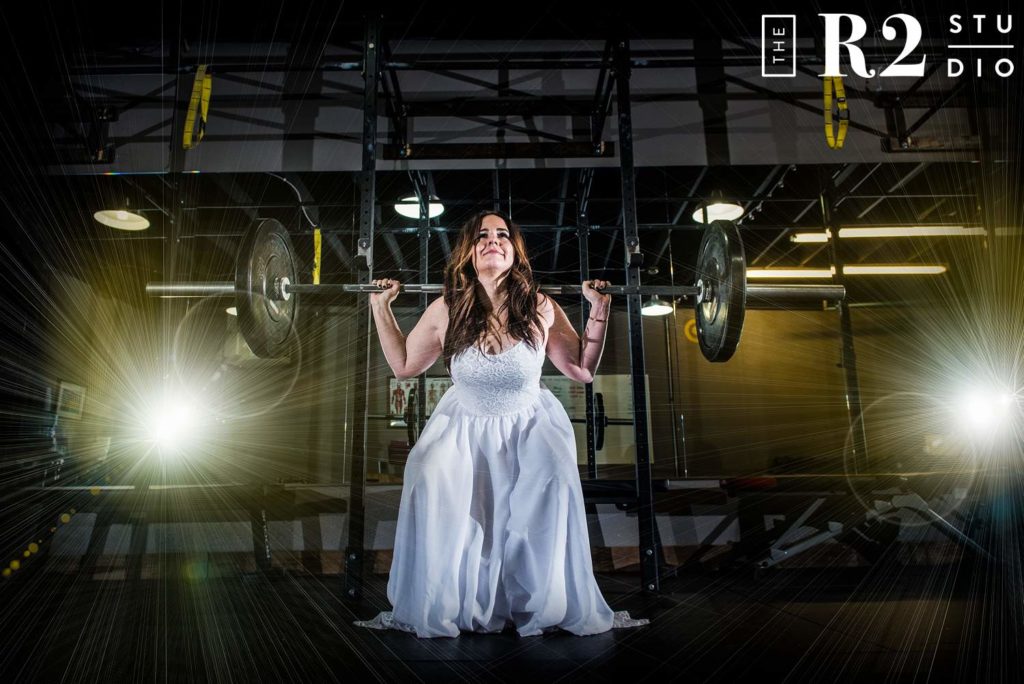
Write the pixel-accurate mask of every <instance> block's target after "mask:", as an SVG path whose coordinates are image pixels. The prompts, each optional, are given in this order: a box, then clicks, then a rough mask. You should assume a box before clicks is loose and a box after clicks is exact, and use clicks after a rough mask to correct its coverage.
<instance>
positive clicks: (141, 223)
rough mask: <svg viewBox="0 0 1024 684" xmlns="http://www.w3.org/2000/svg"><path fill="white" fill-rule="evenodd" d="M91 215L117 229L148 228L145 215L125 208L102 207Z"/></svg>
mask: <svg viewBox="0 0 1024 684" xmlns="http://www.w3.org/2000/svg"><path fill="white" fill-rule="evenodd" d="M92 217H93V218H94V219H96V220H97V221H98V222H100V223H102V224H103V225H105V226H110V227H111V228H116V229H117V230H146V228H149V220H148V219H146V217H145V216H142V215H140V214H135V213H132V212H130V211H127V210H125V209H104V210H102V211H97V212H96V213H95V214H93V215H92Z"/></svg>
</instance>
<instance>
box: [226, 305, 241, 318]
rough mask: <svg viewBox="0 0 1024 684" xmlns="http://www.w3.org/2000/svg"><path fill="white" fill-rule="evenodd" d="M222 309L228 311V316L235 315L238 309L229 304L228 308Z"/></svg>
mask: <svg viewBox="0 0 1024 684" xmlns="http://www.w3.org/2000/svg"><path fill="white" fill-rule="evenodd" d="M224 310H225V311H227V312H228V316H237V315H238V309H237V308H236V307H233V306H229V307H228V308H226V309H224Z"/></svg>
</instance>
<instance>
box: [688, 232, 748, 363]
mask: <svg viewBox="0 0 1024 684" xmlns="http://www.w3.org/2000/svg"><path fill="white" fill-rule="evenodd" d="M701 283H703V284H704V287H705V288H710V290H709V295H710V296H705V297H703V298H702V297H700V296H698V297H696V298H695V301H696V304H695V309H696V314H697V316H696V319H697V342H698V343H699V344H700V351H701V353H702V354H704V358H706V359H707V360H708V361H714V362H722V361H728V360H729V359H730V358H732V355H733V354H734V353H735V352H736V346H737V345H738V344H739V343H740V332H741V331H742V330H743V316H744V314H745V312H746V307H747V261H746V258H745V257H744V255H743V242H742V240H741V239H740V232H739V229H738V228H736V225H735V224H734V223H732V222H731V221H713V222H712V223H711V224H710V225H709V226H708V227H707V228H706V229H705V230H704V237H703V238H702V239H701V241H700V250H699V251H698V252H697V285H698V287H699V286H700V284H701Z"/></svg>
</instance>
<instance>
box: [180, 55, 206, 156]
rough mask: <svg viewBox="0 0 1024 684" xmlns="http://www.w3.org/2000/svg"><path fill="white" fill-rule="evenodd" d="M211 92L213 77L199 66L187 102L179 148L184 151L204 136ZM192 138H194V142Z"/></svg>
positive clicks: (203, 65) (202, 66) (203, 66)
mask: <svg viewBox="0 0 1024 684" xmlns="http://www.w3.org/2000/svg"><path fill="white" fill-rule="evenodd" d="M212 90H213V76H212V75H211V74H208V73H206V65H205V64H200V65H199V67H198V68H197V69H196V77H195V79H194V80H193V81H192V96H191V97H190V98H189V101H188V114H187V115H186V116H185V132H184V133H183V134H182V139H181V146H182V147H183V148H184V149H186V150H191V149H192V148H194V147H196V146H197V145H198V144H199V142H200V141H201V140H202V139H203V136H204V135H206V117H207V115H208V114H209V112H210V91H212ZM197 117H198V121H197V120H196V118H197ZM193 137H194V138H195V141H194V142H193Z"/></svg>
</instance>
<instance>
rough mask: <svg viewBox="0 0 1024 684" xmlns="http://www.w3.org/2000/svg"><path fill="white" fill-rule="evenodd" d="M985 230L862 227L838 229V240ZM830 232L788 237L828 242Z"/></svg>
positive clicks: (963, 234) (941, 227) (928, 227)
mask: <svg viewBox="0 0 1024 684" xmlns="http://www.w3.org/2000/svg"><path fill="white" fill-rule="evenodd" d="M984 234H985V229H984V228H980V227H977V226H975V227H972V228H965V227H964V226H863V227H860V228H840V229H839V238H840V239H846V238H854V239H856V238H880V237H940V236H951V237H959V236H965V235H966V236H970V235H984ZM831 236H832V231H829V230H824V231H820V232H815V233H795V234H793V235H791V236H790V237H789V239H790V241H791V242H805V243H806V242H828V239H829V237H831Z"/></svg>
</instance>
